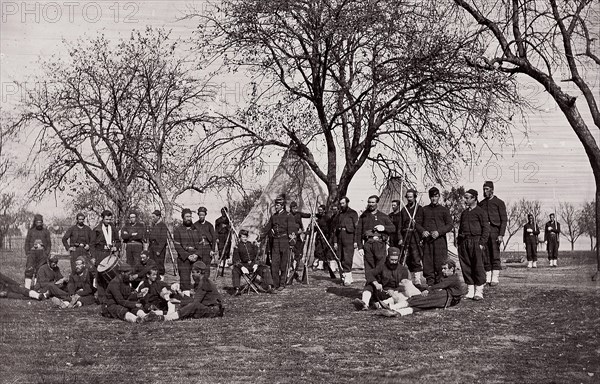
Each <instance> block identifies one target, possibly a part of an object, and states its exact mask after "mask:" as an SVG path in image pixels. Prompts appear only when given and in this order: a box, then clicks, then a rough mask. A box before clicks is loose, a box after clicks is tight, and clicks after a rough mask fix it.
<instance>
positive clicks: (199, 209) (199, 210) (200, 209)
mask: <svg viewBox="0 0 600 384" xmlns="http://www.w3.org/2000/svg"><path fill="white" fill-rule="evenodd" d="M200 212H204V213H207V212H208V210H207V209H206V207H200V208H198V213H200Z"/></svg>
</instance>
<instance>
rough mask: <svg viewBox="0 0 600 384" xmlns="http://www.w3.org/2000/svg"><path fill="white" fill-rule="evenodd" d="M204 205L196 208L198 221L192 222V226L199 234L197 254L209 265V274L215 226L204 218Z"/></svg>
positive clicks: (205, 211) (214, 239) (205, 210)
mask: <svg viewBox="0 0 600 384" xmlns="http://www.w3.org/2000/svg"><path fill="white" fill-rule="evenodd" d="M206 213H207V209H206V207H200V208H198V221H196V222H195V223H194V226H195V227H196V228H197V229H198V234H199V235H200V247H199V248H198V252H199V253H198V256H200V260H202V262H203V263H204V264H206V265H208V266H209V269H208V272H207V273H208V274H210V263H211V261H212V258H213V256H214V255H215V251H214V247H215V241H216V236H215V228H214V227H213V225H212V224H211V223H209V222H208V221H207V220H206Z"/></svg>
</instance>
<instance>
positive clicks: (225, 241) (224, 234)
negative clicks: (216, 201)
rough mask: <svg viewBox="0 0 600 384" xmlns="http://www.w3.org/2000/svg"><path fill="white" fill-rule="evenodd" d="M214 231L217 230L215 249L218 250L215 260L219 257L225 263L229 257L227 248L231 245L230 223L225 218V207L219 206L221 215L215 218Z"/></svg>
mask: <svg viewBox="0 0 600 384" xmlns="http://www.w3.org/2000/svg"><path fill="white" fill-rule="evenodd" d="M215 231H216V232H217V249H218V250H219V254H218V255H217V262H218V261H219V260H218V259H219V258H221V259H222V260H223V263H225V262H226V260H227V259H229V248H230V245H231V238H230V233H231V223H229V219H228V218H227V207H223V208H221V217H219V218H218V219H217V220H215Z"/></svg>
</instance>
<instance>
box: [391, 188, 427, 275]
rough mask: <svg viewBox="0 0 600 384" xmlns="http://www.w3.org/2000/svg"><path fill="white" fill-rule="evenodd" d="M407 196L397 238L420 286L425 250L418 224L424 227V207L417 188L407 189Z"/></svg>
mask: <svg viewBox="0 0 600 384" xmlns="http://www.w3.org/2000/svg"><path fill="white" fill-rule="evenodd" d="M405 197H406V201H407V203H406V205H405V206H404V209H402V211H401V212H400V221H399V223H398V233H397V238H398V244H399V245H400V247H401V249H402V248H404V254H405V255H406V256H405V257H406V258H405V260H406V265H407V266H408V270H409V271H410V273H411V275H412V278H413V283H414V284H415V285H417V286H419V285H421V284H422V282H421V279H422V277H423V265H422V264H421V255H422V254H423V250H422V249H421V235H420V234H419V232H418V231H417V226H419V227H422V225H423V207H421V206H420V205H419V204H417V191H416V190H414V189H409V190H408V191H406V195H405ZM415 210H416V211H415Z"/></svg>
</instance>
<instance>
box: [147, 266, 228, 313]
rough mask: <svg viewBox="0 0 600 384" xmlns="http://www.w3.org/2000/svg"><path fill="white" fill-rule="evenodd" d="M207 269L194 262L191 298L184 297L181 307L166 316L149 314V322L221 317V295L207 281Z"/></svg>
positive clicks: (210, 282)
mask: <svg viewBox="0 0 600 384" xmlns="http://www.w3.org/2000/svg"><path fill="white" fill-rule="evenodd" d="M208 271H209V269H208V267H207V266H206V264H204V263H203V262H202V261H196V262H195V263H194V265H193V266H192V278H193V279H194V292H193V297H191V298H190V297H184V298H183V299H182V301H181V307H180V308H179V309H178V310H177V311H176V312H173V313H169V314H167V315H166V316H162V315H157V314H155V313H154V312H150V314H149V315H148V317H149V320H158V321H161V320H164V321H173V320H183V319H200V318H206V317H222V316H223V311H224V308H223V304H222V303H221V294H220V293H219V290H218V289H217V286H216V285H215V283H213V282H212V281H210V280H209V279H208V276H207V275H208Z"/></svg>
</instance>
